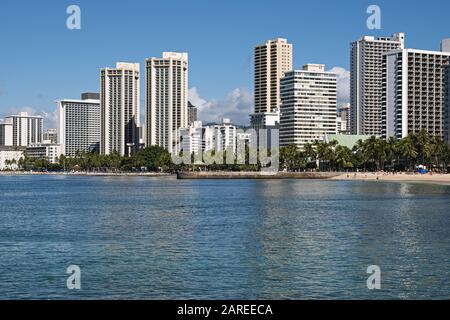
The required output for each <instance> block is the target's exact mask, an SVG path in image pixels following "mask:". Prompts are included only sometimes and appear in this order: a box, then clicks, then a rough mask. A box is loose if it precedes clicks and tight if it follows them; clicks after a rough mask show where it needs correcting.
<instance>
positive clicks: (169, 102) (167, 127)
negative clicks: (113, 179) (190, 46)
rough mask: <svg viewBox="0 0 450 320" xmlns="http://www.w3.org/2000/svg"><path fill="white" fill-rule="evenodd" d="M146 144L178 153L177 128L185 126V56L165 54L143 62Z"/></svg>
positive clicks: (186, 74) (186, 81) (186, 65)
mask: <svg viewBox="0 0 450 320" xmlns="http://www.w3.org/2000/svg"><path fill="white" fill-rule="evenodd" d="M145 100H146V102H145V103H146V128H147V130H146V133H147V137H146V145H147V146H151V145H158V146H161V147H163V148H165V149H166V150H167V151H169V152H170V153H172V152H176V150H177V140H178V139H177V137H178V134H179V131H178V130H179V129H180V128H186V127H187V126H188V54H187V53H176V52H164V53H163V57H162V58H150V59H147V61H146V83H145Z"/></svg>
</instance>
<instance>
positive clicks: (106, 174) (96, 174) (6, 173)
mask: <svg viewBox="0 0 450 320" xmlns="http://www.w3.org/2000/svg"><path fill="white" fill-rule="evenodd" d="M1 176H78V177H176V174H172V173H159V172H147V173H133V172H19V171H15V172H12V171H4V172H0V177H1Z"/></svg>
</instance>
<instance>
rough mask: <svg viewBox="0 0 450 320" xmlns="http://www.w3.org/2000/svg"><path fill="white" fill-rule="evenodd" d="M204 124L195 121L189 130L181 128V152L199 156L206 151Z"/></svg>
mask: <svg viewBox="0 0 450 320" xmlns="http://www.w3.org/2000/svg"><path fill="white" fill-rule="evenodd" d="M203 130H204V128H203V124H202V122H201V121H195V122H194V123H192V124H191V125H189V127H188V128H181V129H180V130H179V133H180V149H179V152H183V153H189V154H192V153H194V154H198V153H201V152H203V151H204V142H203Z"/></svg>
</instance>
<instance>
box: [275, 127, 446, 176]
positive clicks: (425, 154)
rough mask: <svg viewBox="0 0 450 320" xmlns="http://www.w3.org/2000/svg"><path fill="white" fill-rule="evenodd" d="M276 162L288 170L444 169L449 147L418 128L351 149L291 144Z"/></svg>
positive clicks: (283, 150)
mask: <svg viewBox="0 0 450 320" xmlns="http://www.w3.org/2000/svg"><path fill="white" fill-rule="evenodd" d="M280 162H281V166H282V168H283V169H286V170H288V171H298V170H307V169H320V170H326V171H349V170H357V169H359V170H364V171H414V170H415V169H416V168H417V166H419V165H424V166H427V167H428V168H432V169H433V170H435V171H442V172H444V171H445V172H446V171H447V167H448V165H449V163H450V148H449V146H448V145H446V144H444V143H443V141H442V140H441V139H438V138H435V137H430V136H429V135H428V134H427V133H426V132H425V131H421V132H419V133H416V134H411V135H409V136H408V137H407V138H404V139H401V140H397V139H395V138H390V139H389V140H387V141H386V140H384V139H379V138H376V137H371V138H369V139H367V140H360V141H358V142H357V143H356V145H355V146H354V147H353V149H349V148H347V147H345V146H341V145H338V144H337V142H336V141H332V142H330V143H326V142H323V141H317V142H315V143H314V144H307V145H306V146H305V147H304V150H303V151H299V150H298V148H297V147H296V146H295V145H292V146H289V147H286V148H282V149H281V150H280ZM318 166H319V167H318Z"/></svg>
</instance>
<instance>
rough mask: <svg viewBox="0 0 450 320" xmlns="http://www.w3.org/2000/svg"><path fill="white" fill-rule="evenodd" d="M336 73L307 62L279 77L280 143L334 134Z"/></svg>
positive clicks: (310, 139) (318, 138) (298, 142)
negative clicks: (298, 68) (299, 68)
mask: <svg viewBox="0 0 450 320" xmlns="http://www.w3.org/2000/svg"><path fill="white" fill-rule="evenodd" d="M336 99H337V93H336V74H333V73H330V72H325V66H324V65H320V64H319V65H317V64H309V65H305V66H304V67H303V70H295V71H290V72H287V73H286V75H285V76H284V78H283V79H281V117H280V146H282V147H283V146H288V145H291V144H295V145H297V146H298V147H299V148H300V149H303V147H304V145H305V144H306V143H314V142H315V141H316V140H323V139H324V136H325V134H336V113H337V111H336Z"/></svg>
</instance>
